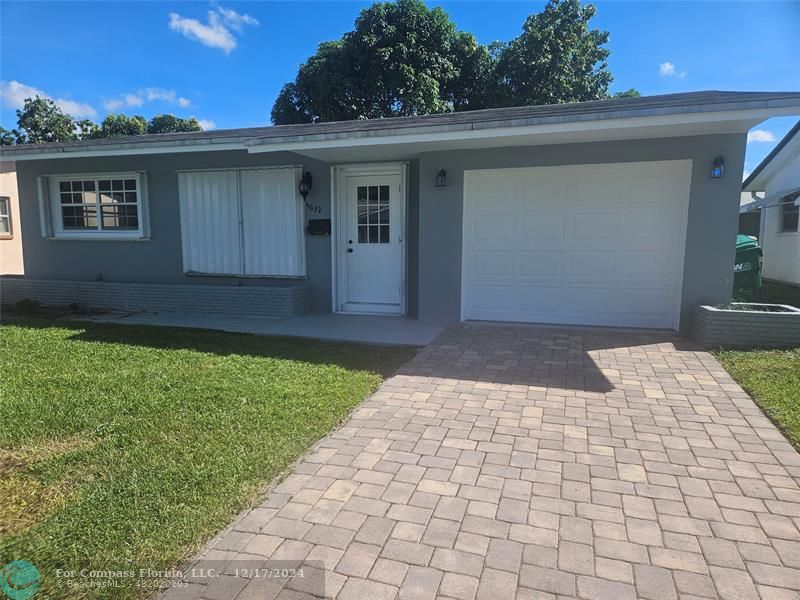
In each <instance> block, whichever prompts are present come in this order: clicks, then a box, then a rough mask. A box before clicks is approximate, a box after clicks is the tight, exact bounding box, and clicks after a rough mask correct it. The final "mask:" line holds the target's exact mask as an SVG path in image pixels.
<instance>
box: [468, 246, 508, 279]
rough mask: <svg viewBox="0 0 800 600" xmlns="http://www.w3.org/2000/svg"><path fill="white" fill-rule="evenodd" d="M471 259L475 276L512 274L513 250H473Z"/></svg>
mask: <svg viewBox="0 0 800 600" xmlns="http://www.w3.org/2000/svg"><path fill="white" fill-rule="evenodd" d="M472 260H473V265H472V267H473V273H474V274H475V276H476V277H479V278H485V277H508V276H511V275H513V274H514V253H513V252H475V253H474V254H473V255H472Z"/></svg>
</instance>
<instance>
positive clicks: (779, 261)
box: [742, 121, 800, 285]
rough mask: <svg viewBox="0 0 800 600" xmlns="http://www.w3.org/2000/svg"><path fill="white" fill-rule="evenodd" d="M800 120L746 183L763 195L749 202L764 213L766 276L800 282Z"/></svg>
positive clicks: (753, 211) (751, 208)
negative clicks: (799, 132) (799, 133)
mask: <svg viewBox="0 0 800 600" xmlns="http://www.w3.org/2000/svg"><path fill="white" fill-rule="evenodd" d="M798 131H800V121H798V122H797V123H796V124H795V126H794V127H792V128H791V129H790V130H789V133H787V134H786V136H785V137H784V138H783V139H782V140H781V141H780V142H778V144H777V145H776V146H775V148H773V149H772V152H770V153H769V154H768V155H767V156H766V157H765V158H764V160H763V161H761V164H759V165H758V166H757V167H756V168H755V169H754V170H753V172H752V173H750V175H748V177H747V179H745V180H744V183H742V190H743V191H744V192H748V193H751V194H758V195H760V196H762V197H761V198H760V199H756V201H755V202H751V203H750V204H748V205H747V207H746V210H747V213H748V214H759V212H760V214H761V219H760V232H759V235H758V238H759V241H760V243H761V247H762V249H763V252H764V265H763V276H764V277H765V278H767V279H772V280H774V281H781V282H784V283H792V284H796V285H800V135H798Z"/></svg>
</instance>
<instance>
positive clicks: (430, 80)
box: [272, 0, 638, 125]
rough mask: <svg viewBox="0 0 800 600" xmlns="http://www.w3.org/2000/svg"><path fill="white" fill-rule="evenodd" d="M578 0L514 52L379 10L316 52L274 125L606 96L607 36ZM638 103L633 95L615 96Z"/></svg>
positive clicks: (434, 16)
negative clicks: (590, 25)
mask: <svg viewBox="0 0 800 600" xmlns="http://www.w3.org/2000/svg"><path fill="white" fill-rule="evenodd" d="M594 14H595V8H594V7H593V6H591V5H587V6H581V5H580V2H579V0H550V1H549V2H548V4H547V5H546V6H545V8H544V10H543V11H542V12H541V13H539V14H534V15H531V16H530V17H528V19H527V20H526V21H525V24H524V26H523V31H522V34H521V35H520V36H519V37H517V38H515V39H513V40H511V41H510V42H508V43H499V42H495V43H493V44H491V45H489V46H483V45H481V44H479V43H478V42H477V41H476V40H475V38H474V36H473V35H472V34H469V33H466V32H461V31H457V30H456V28H455V25H454V24H453V22H452V21H451V20H450V18H449V17H448V15H447V14H446V13H445V12H444V11H443V10H442V9H441V8H434V9H429V8H427V7H426V6H425V4H423V3H422V1H421V0H398V1H397V2H392V3H377V4H373V5H372V6H371V7H369V8H367V9H365V10H363V11H362V12H361V14H360V15H359V17H358V18H357V19H356V22H355V28H354V30H353V31H351V32H349V33H346V34H345V35H344V36H342V38H341V39H340V40H336V41H331V42H324V43H322V44H320V46H319V48H318V49H317V52H316V53H315V54H314V55H313V56H312V57H310V58H309V59H308V60H307V61H306V62H305V63H304V64H303V65H302V66H301V67H300V69H299V71H298V73H297V77H296V78H295V80H294V81H293V82H290V83H287V84H286V85H285V86H284V87H283V89H282V90H281V93H280V94H279V96H278V98H277V100H276V101H275V104H274V106H273V109H272V121H273V122H274V123H276V124H279V125H280V124H290V123H314V122H319V121H336V120H352V119H368V118H377V117H394V116H404V115H416V114H428V113H439V112H448V111H453V110H473V109H476V108H488V107H495V106H520V105H529V104H550V103H558V102H579V101H584V100H597V99H602V98H607V97H609V91H608V90H609V86H610V84H611V82H612V80H613V77H612V76H611V73H610V72H609V70H608V63H607V59H608V55H609V50H608V49H607V48H605V44H606V43H607V42H608V36H609V34H608V32H606V31H601V30H598V29H590V28H589V21H590V20H591V19H592V17H593V16H594ZM634 95H638V92H636V91H635V90H628V91H627V92H622V93H621V94H620V95H619V97H631V96H634Z"/></svg>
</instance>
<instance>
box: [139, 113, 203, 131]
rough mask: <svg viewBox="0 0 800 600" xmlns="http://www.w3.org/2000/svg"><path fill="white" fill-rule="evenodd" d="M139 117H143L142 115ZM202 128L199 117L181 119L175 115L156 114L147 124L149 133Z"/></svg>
mask: <svg viewBox="0 0 800 600" xmlns="http://www.w3.org/2000/svg"><path fill="white" fill-rule="evenodd" d="M134 118H137V117H134ZM138 118H140V119H141V117H138ZM202 130H203V128H202V127H200V123H198V122H197V119H194V118H192V119H181V118H180V117H176V116H175V115H156V116H155V117H153V118H152V119H150V122H149V123H148V124H147V133H180V132H186V131H202Z"/></svg>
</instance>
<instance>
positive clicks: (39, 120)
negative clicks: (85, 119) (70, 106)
mask: <svg viewBox="0 0 800 600" xmlns="http://www.w3.org/2000/svg"><path fill="white" fill-rule="evenodd" d="M17 125H18V127H19V129H20V130H21V132H20V133H18V134H17V140H16V143H18V144H43V143H46V142H72V141H75V140H77V139H78V135H77V133H76V132H75V121H74V120H73V118H72V117H70V116H69V115H68V114H66V113H64V112H63V111H62V110H61V109H60V108H58V106H56V103H55V102H53V101H52V100H50V99H49V98H40V97H39V96H36V97H35V98H28V99H26V100H25V105H24V106H23V107H22V108H21V109H18V110H17Z"/></svg>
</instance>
